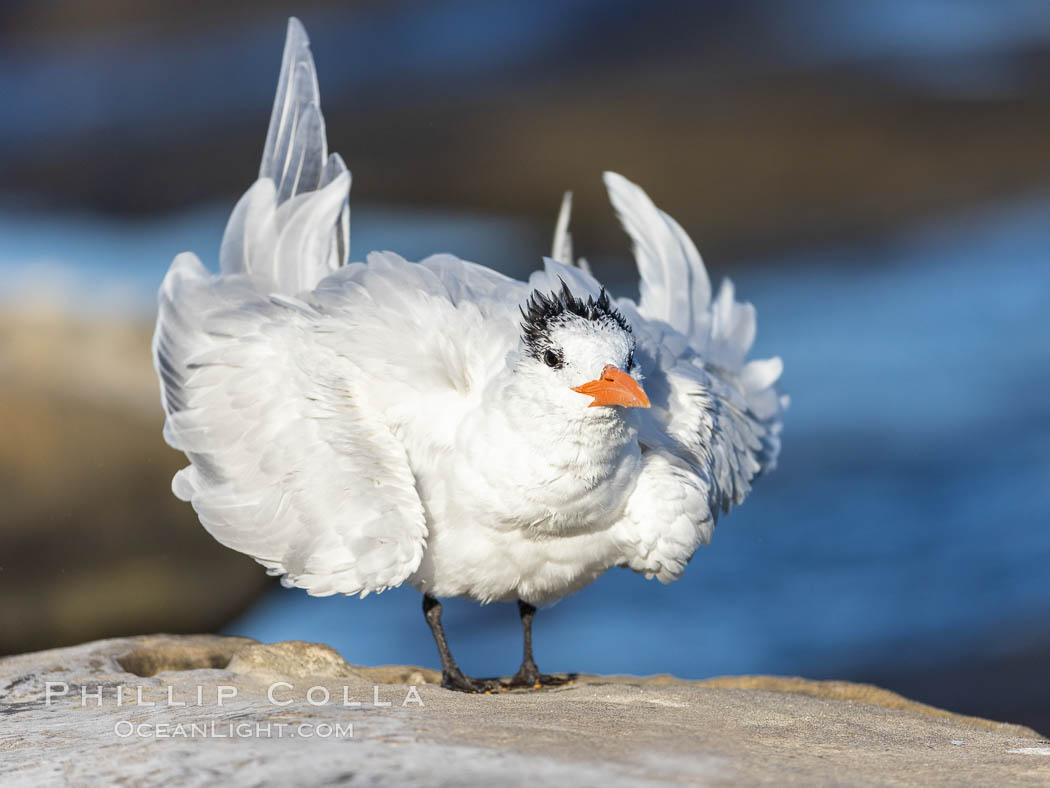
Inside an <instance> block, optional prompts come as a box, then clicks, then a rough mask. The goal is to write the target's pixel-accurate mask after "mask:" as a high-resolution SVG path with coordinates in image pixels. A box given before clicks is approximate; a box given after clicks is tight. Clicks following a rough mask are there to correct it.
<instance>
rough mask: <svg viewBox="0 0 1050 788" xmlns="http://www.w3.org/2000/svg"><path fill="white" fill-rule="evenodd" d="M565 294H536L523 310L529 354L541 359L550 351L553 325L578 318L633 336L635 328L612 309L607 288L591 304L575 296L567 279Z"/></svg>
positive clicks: (590, 300)
mask: <svg viewBox="0 0 1050 788" xmlns="http://www.w3.org/2000/svg"><path fill="white" fill-rule="evenodd" d="M559 281H560V282H561V290H555V291H554V292H552V293H550V294H547V293H541V292H540V291H539V290H533V291H532V295H530V296H529V299H528V301H526V302H525V306H524V307H521V308H520V310H521V316H522V317H523V318H524V321H523V322H522V324H521V329H522V332H523V333H522V339H523V340H524V341H525V347H526V349H527V350H528V352H529V353H531V354H532V355H533V356H535V357H536V358H537V359H538V358H541V357H542V355H543V353H544V351H545V350H547V349H548V348H549V347H550V328H551V326H552V325H555V324H557V323H558V322H560V321H562V320H565V319H566V318H567V317H569V316H572V315H575V316H576V317H581V318H583V319H584V320H594V321H598V322H602V321H608V322H610V323H614V324H615V325H617V326H619V327H620V328H622V329H623V330H624V331H626V332H627V333H631V326H630V324H629V323H628V322H627V319H626V318H625V317H624V316H623V315H622V314H620V311H619V310H618V309H617V308H616V307H614V306H613V305H612V301H611V300H610V299H609V294H608V293H607V292H606V291H605V288H604V287H603V288H602V289H601V292H600V293H598V298H597V299H595V298H594V296H587V300H586V301H584V300H583V299H582V298H577V297H576V296H575V295H573V293H572V291H571V290H570V289H569V286H568V285H567V284H565V280H564V279H560V278H559Z"/></svg>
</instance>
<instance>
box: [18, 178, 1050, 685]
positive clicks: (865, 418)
mask: <svg viewBox="0 0 1050 788" xmlns="http://www.w3.org/2000/svg"><path fill="white" fill-rule="evenodd" d="M225 212H226V208H225V207H224V208H214V209H207V210H202V211H199V212H196V213H192V214H187V215H185V216H182V217H176V218H172V219H168V220H165V221H162V222H155V223H151V224H148V225H142V224H141V223H139V224H138V226H137V227H133V226H130V225H129V226H121V225H113V224H108V223H100V222H97V221H88V220H72V219H68V218H67V219H48V220H44V219H33V218H32V217H26V216H17V217H12V216H3V215H0V238H3V243H2V244H0V300H11V299H20V298H22V297H23V295H22V294H23V293H24V292H26V287H27V286H28V285H27V284H26V283H30V284H33V283H35V284H36V285H37V286H39V287H41V288H44V289H54V287H56V286H58V285H56V284H55V282H56V281H57V282H58V283H59V284H60V285H61V286H62V287H64V288H65V289H66V291H67V300H70V301H71V302H72V303H74V304H76V305H79V306H83V305H84V304H85V303H86V304H88V305H89V306H90V304H92V303H95V302H98V303H103V304H104V303H108V302H107V301H106V299H107V298H109V299H110V300H111V301H112V300H113V299H115V298H116V300H117V302H119V305H120V308H122V309H129V310H132V311H134V312H138V313H140V314H146V313H148V312H149V311H150V309H151V304H152V298H153V292H154V291H155V288H156V286H157V285H158V284H159V281H160V277H161V276H162V274H163V271H164V269H165V268H166V266H167V264H168V262H169V260H170V258H171V256H172V255H173V254H174V253H175V252H177V251H181V250H182V249H183V248H187V247H190V248H195V249H199V250H205V251H206V252H212V253H214V251H215V250H216V249H217V246H218V238H219V235H220V232H221V227H222V222H223V220H224V216H225ZM1047 216H1050V196H1041V197H1035V198H1032V199H1029V200H1024V201H1019V202H1016V203H1012V204H1009V205H1003V206H999V207H997V208H992V209H986V210H983V211H977V212H973V213H969V214H967V215H965V216H960V217H959V218H957V219H956V220H953V221H948V222H941V223H939V224H937V225H936V226H931V227H928V228H925V229H921V230H917V231H909V232H906V233H901V234H899V235H897V236H894V237H889V238H882V239H879V240H878V242H872V243H866V244H857V245H852V246H842V247H837V248H823V249H819V250H813V251H811V252H810V253H806V254H793V255H790V256H783V257H780V258H777V259H771V260H764V261H758V262H757V264H756V265H753V266H748V267H746V268H743V269H742V270H741V272H740V273H739V275H737V276H735V277H734V278H735V279H736V281H737V285H738V291H737V292H738V295H739V296H740V297H743V298H746V299H749V300H751V301H753V302H754V303H755V304H756V306H757V307H758V314H759V335H758V336H759V338H758V342H757V346H756V353H757V354H758V355H768V354H779V355H781V356H782V357H783V358H784V361H785V368H786V372H785V376H784V385H785V387H786V390H787V391H788V392H789V393H790V394H791V397H792V407H791V410H790V411H789V413H788V417H787V426H786V430H785V435H784V452H783V455H782V460H781V467H780V468H779V469H778V470H777V471H776V472H775V473H773V474H772V475H770V476H769V477H768V478H766V479H763V480H761V481H760V482H759V483H758V485H757V489H756V491H755V493H754V494H753V495H752V497H751V498H750V499H749V500H748V501H747V502H746V503H745V505H744V506H743V507H741V508H740V509H738V510H735V511H734V512H733V513H731V514H730V515H729V516H728V517H726V518H724V519H723V520H722V521H721V523H720V525H719V527H718V529H717V531H716V533H715V538H714V541H713V543H712V544H711V545H710V546H709V547H707V548H705V549H702V550H701V551H700V552H699V553H698V555H697V556H696V558H695V559H694V561H693V563H692V565H691V566H690V567H689V568H688V570H687V571H686V574H685V575H684V577H683V578H682V579H681V580H679V581H678V582H676V583H674V584H672V585H670V586H661V585H659V584H658V583H656V582H646V581H645V580H643V579H642V578H641V577H639V576H636V575H633V574H630V573H628V572H625V571H621V570H616V571H613V572H610V573H607V574H606V575H605V576H604V577H602V578H601V579H600V580H599V581H598V582H597V583H595V584H594V585H593V586H591V587H589V588H587V589H585V590H584V591H582V592H580V593H579V594H577V595H575V596H573V597H570V598H568V599H566V600H564V601H562V602H561V603H559V604H558V605H556V606H554V607H552V608H550V609H546V610H543V611H541V612H540V614H539V615H538V616H537V619H536V625H535V629H536V636H535V637H536V643H537V654H538V659H539V662H540V665H541V667H542V668H543V669H545V670H548V671H556V670H580V671H594V672H627V673H638V674H645V673H654V672H673V673H676V674H678V675H681V676H686V677H700V676H706V675H712V674H720V673H748V672H770V673H798V674H805V675H809V676H814V677H820V676H850V675H856V674H858V673H863V672H864V671H865V670H868V669H870V668H871V666H872V665H879V666H881V667H883V668H885V667H886V666H889V667H890V668H892V666H893V665H894V664H897V663H900V664H901V665H902V666H903V664H904V663H907V665H908V666H909V667H914V666H915V665H922V664H928V665H937V664H939V663H940V662H942V661H944V660H946V659H948V658H949V657H950V656H951V655H956V654H966V655H968V656H969V657H971V658H974V659H976V658H979V657H981V656H982V655H994V654H995V653H998V652H1000V651H1005V650H1009V649H1010V648H1012V647H1014V645H1015V644H1013V643H1011V642H1007V641H1005V640H1004V639H1002V638H1001V637H1000V634H999V633H1002V632H1006V631H1012V632H1022V633H1023V632H1036V631H1042V632H1045V631H1047V623H1048V622H1050V571H1048V569H1047V567H1048V566H1050V399H1048V397H1047V392H1048V391H1050V309H1048V304H1050V221H1047ZM354 233H355V234H354V246H355V249H356V250H357V252H358V253H360V252H363V251H364V250H365V249H368V248H372V247H386V246H393V247H394V248H395V249H396V250H398V251H401V252H403V253H404V254H406V255H407V256H410V257H417V256H419V255H420V254H423V253H424V252H426V251H437V250H452V251H458V252H460V253H462V254H463V255H464V256H468V257H473V258H475V259H479V260H482V261H487V260H491V259H496V260H498V261H499V264H500V266H501V267H503V268H505V269H506V268H509V269H511V270H512V271H513V272H515V273H520V272H519V271H517V270H516V269H517V267H518V266H519V265H520V264H521V263H522V261H524V260H526V259H530V258H538V256H539V254H541V253H542V251H543V249H542V246H541V245H540V242H538V241H537V239H536V238H534V237H533V235H532V233H531V232H530V231H529V229H528V228H527V227H523V226H521V225H519V224H517V223H515V222H513V221H509V220H487V219H481V218H469V217H461V216H426V215H407V216H406V215H401V214H398V213H396V212H384V211H368V210H361V211H357V212H355V215H354ZM391 238H396V239H397V242H396V243H391V242H390V240H391ZM699 240H700V241H701V242H702V239H699ZM625 246H626V243H625ZM508 248H514V249H516V250H517V251H515V252H514V253H513V254H508V252H507V249H508ZM522 250H524V251H522ZM529 250H534V252H533V251H529ZM355 256H359V255H358V254H355ZM205 258H206V259H207V258H208V255H205ZM213 260H214V257H213V256H212V258H211V260H210V262H213ZM595 269H596V273H597V274H598V275H599V277H601V276H602V265H601V262H600V261H595ZM609 270H610V272H612V269H609ZM55 272H59V273H58V274H56V273H55ZM613 273H614V275H613V276H611V277H610V278H611V279H613V280H616V279H617V278H620V279H622V273H620V276H619V277H617V276H616V275H615V273H616V272H613ZM56 277H57V278H56ZM62 283H64V284H62ZM30 289H32V288H30ZM106 293H109V295H108V296H106V295H105V294H106ZM114 293H116V294H118V295H119V298H117V296H114V295H113V294H114ZM159 439H160V437H159V436H158V440H159ZM260 571H261V570H260ZM187 572H188V573H191V572H192V568H190V567H187ZM419 604H420V598H419V594H418V593H417V592H415V591H413V590H411V589H397V590H394V591H391V592H387V593H385V594H383V595H381V596H372V597H369V598H368V599H366V600H363V601H360V600H348V599H344V598H326V599H313V598H309V597H307V596H306V595H305V594H303V593H301V592H298V591H287V590H283V589H275V590H274V591H273V592H272V593H269V594H267V595H266V596H265V597H264V598H263V599H262V600H261V601H260V602H259V603H258V604H257V606H256V607H255V608H254V609H252V610H251V611H250V612H249V613H247V614H246V615H245V616H244V617H243V618H241V619H240V620H239V621H236V622H234V623H233V624H231V625H230V626H229V628H228V630H227V631H228V632H230V633H237V634H243V635H250V636H252V637H256V638H259V639H261V640H267V641H271V640H281V639H302V640H317V641H324V642H327V643H330V644H331V645H333V646H335V647H336V648H337V649H338V650H339V651H341V652H342V653H343V655H344V656H346V658H347V659H349V660H350V661H352V662H357V663H364V664H377V663H394V662H396V663H406V662H407V663H417V664H422V665H430V666H437V665H438V660H437V655H436V652H435V650H434V646H433V643H432V641H431V639H430V634H429V631H428V630H427V628H426V626H425V624H424V622H423V620H422V616H421V615H420V610H419ZM446 627H447V630H448V633H449V637H450V640H451V644H452V647H453V650H454V653H455V654H456V655H457V657H458V658H459V659H460V661H461V663H462V665H463V666H464V668H465V669H466V670H468V671H470V672H474V673H480V674H494V673H507V672H509V671H512V670H513V669H514V668H515V667H516V664H517V661H518V658H519V656H520V651H519V649H520V640H519V634H518V624H517V615H516V610H515V609H514V608H512V607H511V606H508V605H492V606H489V607H485V608H482V607H479V606H477V605H474V604H471V603H467V602H461V601H457V600H451V601H450V602H449V603H448V604H447V606H446ZM1033 691H1036V692H1040V691H1043V692H1046V691H1047V690H1045V688H1044V689H1036V690H1033Z"/></svg>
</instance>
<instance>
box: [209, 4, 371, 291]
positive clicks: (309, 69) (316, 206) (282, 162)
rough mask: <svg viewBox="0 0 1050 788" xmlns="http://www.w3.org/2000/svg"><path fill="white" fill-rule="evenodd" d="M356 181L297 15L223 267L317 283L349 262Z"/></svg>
mask: <svg viewBox="0 0 1050 788" xmlns="http://www.w3.org/2000/svg"><path fill="white" fill-rule="evenodd" d="M350 180H351V178H350V173H349V171H347V169H346V165H345V164H344V163H343V160H342V158H340V156H339V154H337V153H333V154H332V155H331V156H329V155H328V143H327V141H326V139H325V126H324V117H323V116H322V115H321V105H320V94H319V93H318V89H317V72H316V70H315V69H314V62H313V58H312V57H311V55H310V42H309V41H308V40H307V37H306V32H305V31H304V30H303V27H302V25H301V24H300V23H299V20H297V19H295V18H292V19H290V20H289V22H288V36H287V39H286V41H285V46H284V59H283V61H282V63H281V74H280V78H279V79H278V83H277V94H276V96H275V97H274V105H273V114H272V115H271V117H270V128H269V130H268V131H267V134H266V144H265V146H264V149H263V157H262V162H261V164H260V165H259V180H258V181H256V182H255V184H254V185H253V186H252V187H251V188H250V189H249V190H248V191H247V192H246V193H245V195H244V196H243V197H242V198H241V200H240V202H238V203H237V206H236V207H235V208H234V210H233V213H232V214H231V216H230V220H229V223H228V224H227V225H226V232H225V234H224V235H223V239H222V247H221V251H220V255H219V264H220V267H221V269H222V272H223V273H224V274H235V273H242V272H247V273H249V274H251V275H252V276H253V278H255V279H256V280H257V281H259V283H260V285H261V286H262V287H263V288H264V289H267V290H272V291H275V292H280V293H285V294H289V295H292V294H295V293H300V292H303V291H305V290H310V289H312V288H313V287H314V286H316V285H317V283H318V282H320V281H321V280H322V279H323V278H324V277H325V276H327V275H328V274H330V273H332V271H335V270H336V269H337V268H339V267H340V266H342V265H343V264H345V262H346V260H347V256H348V254H349V251H350V204H349V199H348V198H349V191H350Z"/></svg>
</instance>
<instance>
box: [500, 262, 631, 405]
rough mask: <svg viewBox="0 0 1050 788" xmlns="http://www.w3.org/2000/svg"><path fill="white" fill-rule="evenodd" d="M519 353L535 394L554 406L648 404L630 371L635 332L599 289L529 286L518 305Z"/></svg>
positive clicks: (605, 294)
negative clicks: (580, 293) (587, 292)
mask: <svg viewBox="0 0 1050 788" xmlns="http://www.w3.org/2000/svg"><path fill="white" fill-rule="evenodd" d="M521 314H522V317H523V318H524V319H523V321H522V324H521V327H522V343H523V353H522V358H521V364H520V367H519V369H520V370H521V371H522V372H524V373H525V374H527V375H528V376H529V379H530V385H531V386H532V388H533V390H534V391H535V389H536V388H542V389H543V391H542V392H541V393H538V394H537V396H538V397H540V398H541V399H542V400H543V401H545V402H547V403H549V404H550V405H552V406H554V407H558V408H559V409H561V408H567V409H570V410H576V409H579V410H581V411H582V410H584V409H586V408H648V407H649V398H648V397H647V396H646V395H645V392H644V391H643V390H642V387H641V386H640V385H638V382H637V381H636V380H635V379H634V377H633V376H632V371H633V372H634V373H635V374H637V371H636V370H635V369H634V366H635V365H634V348H635V342H634V336H633V334H632V333H631V326H630V325H629V324H628V323H627V320H626V319H625V318H624V316H623V315H621V314H620V312H619V311H617V309H616V307H615V306H613V305H612V303H611V302H610V300H609V295H608V294H607V293H606V292H605V290H604V289H603V290H602V291H601V293H600V294H599V296H598V298H597V299H595V298H594V297H593V296H588V298H587V300H586V301H584V300H583V299H581V298H577V297H576V296H574V295H573V294H572V291H570V290H569V287H568V285H566V284H565V282H564V281H563V282H562V286H561V290H560V291H556V292H553V293H550V294H545V293H541V292H540V291H538V290H535V291H533V293H532V295H531V296H530V297H529V300H528V301H527V302H526V303H525V306H524V307H523V308H522V309H521Z"/></svg>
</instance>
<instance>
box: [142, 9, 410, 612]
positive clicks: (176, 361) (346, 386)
mask: <svg viewBox="0 0 1050 788" xmlns="http://www.w3.org/2000/svg"><path fill="white" fill-rule="evenodd" d="M349 185H350V174H349V173H348V172H347V171H346V167H345V166H344V165H343V163H342V160H341V159H340V158H339V157H338V156H336V155H333V156H331V157H329V156H328V155H327V151H326V142H325V137H324V121H323V119H322V117H321V113H320V108H319V104H318V93H317V80H316V76H315V74H314V67H313V62H312V59H311V57H310V52H309V46H308V42H307V40H306V36H305V33H304V32H303V30H302V27H301V26H300V25H299V23H298V22H297V21H296V20H294V19H293V20H291V22H290V23H289V26H288V40H287V44H286V46H285V53H284V62H283V64H282V67H281V78H280V83H279V86H278V90H277V97H276V100H275V103H274V112H273V117H272V120H271V124H270V130H269V133H268V135H267V140H266V148H265V153H264V155H263V160H262V165H261V167H260V177H259V180H258V181H256V183H255V184H254V185H253V186H252V187H251V188H250V189H249V190H248V192H247V193H246V194H245V195H244V197H242V198H241V200H240V202H239V203H238V204H237V207H236V208H235V209H234V211H233V214H232V215H231V217H230V221H229V224H228V226H227V229H226V233H225V236H224V238H223V243H222V248H221V253H220V267H221V273H220V274H219V275H218V276H213V275H211V274H209V273H208V272H207V271H206V270H205V268H204V267H203V266H202V265H201V263H200V261H199V260H197V258H196V257H195V256H193V255H191V254H184V255H180V256H179V257H177V258H176V259H175V261H174V262H173V263H172V266H171V269H170V270H169V272H168V274H167V276H166V277H165V280H164V284H163V285H162V287H161V291H160V294H159V311H158V317H157V327H156V332H155V334H154V338H153V357H154V366H155V368H156V370H157V374H158V376H159V377H160V380H161V400H162V403H163V405H164V410H165V413H166V415H167V420H166V424H165V431H164V434H165V438H166V439H167V441H168V442H169V443H170V444H171V445H172V446H174V447H175V448H177V449H181V450H182V451H184V452H185V453H186V455H187V457H188V458H189V460H190V463H191V464H190V465H189V466H188V467H187V468H185V469H183V470H182V471H180V472H179V473H178V474H177V475H176V476H175V479H174V480H173V483H172V488H173V490H174V492H175V494H176V495H177V496H179V497H180V498H183V499H185V500H188V501H191V502H192V504H193V506H194V509H195V510H196V511H197V513H198V515H199V516H200V519H201V522H202V523H203V525H204V526H205V528H207V529H208V531H209V532H211V534H212V535H213V536H215V538H216V539H218V540H219V541H220V542H222V543H223V544H225V545H227V546H228V547H231V548H233V549H235V550H239V551H241V552H244V553H247V554H248V555H251V556H252V557H253V558H255V559H256V560H257V561H259V562H260V563H262V564H263V565H264V566H266V567H267V568H268V569H269V571H270V572H271V573H272V574H281V575H284V577H283V579H282V582H284V583H285V584H286V585H294V586H298V587H301V588H305V589H307V590H308V591H309V592H310V593H311V594H315V595H325V594H332V593H344V594H356V593H360V594H362V595H363V594H366V593H368V592H370V591H382V590H383V589H385V588H388V587H391V586H396V585H399V584H400V583H402V582H403V581H404V580H405V579H406V578H407V577H408V576H409V575H411V573H412V572H414V571H415V570H416V568H417V567H418V566H419V563H420V560H421V559H422V555H423V551H424V549H425V544H426V537H427V528H426V522H425V517H424V512H423V506H422V504H421V502H420V499H419V495H418V493H417V490H416V487H415V479H414V478H413V474H412V472H411V470H410V467H409V464H408V460H407V457H406V452H405V448H404V446H403V445H402V443H401V442H400V441H398V440H397V439H396V438H395V436H394V435H393V433H392V432H391V430H390V428H389V427H387V426H386V422H385V421H384V420H383V419H382V418H378V417H377V416H378V412H379V409H378V406H377V405H376V404H375V403H374V402H373V401H370V400H369V396H370V395H371V394H372V391H373V389H374V388H375V385H376V372H375V370H367V369H363V368H362V366H361V363H358V362H356V361H355V359H354V358H352V357H351V354H349V353H347V352H346V348H347V347H351V346H352V342H347V341H345V339H343V340H342V341H336V338H338V337H340V335H339V333H338V332H339V330H340V329H341V328H342V327H343V326H345V325H347V324H348V323H350V322H352V320H349V319H348V316H347V315H346V314H338V315H336V314H333V313H332V312H329V311H326V310H325V308H324V304H323V303H316V302H313V301H311V300H310V297H309V295H308V292H309V291H311V290H312V289H313V288H314V287H315V286H316V285H317V284H318V283H319V282H320V280H321V279H323V278H324V277H325V276H327V275H329V274H331V273H332V272H333V271H335V270H336V269H337V268H339V267H340V266H341V265H343V263H344V262H345V259H346V253H347V248H348V244H349V224H348V216H349V214H348V207H347V192H348V189H349ZM344 270H346V269H344ZM296 294H304V297H303V298H300V297H297V295H296ZM350 317H353V316H352V315H351V316H350ZM363 355H364V356H367V354H363Z"/></svg>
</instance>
